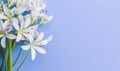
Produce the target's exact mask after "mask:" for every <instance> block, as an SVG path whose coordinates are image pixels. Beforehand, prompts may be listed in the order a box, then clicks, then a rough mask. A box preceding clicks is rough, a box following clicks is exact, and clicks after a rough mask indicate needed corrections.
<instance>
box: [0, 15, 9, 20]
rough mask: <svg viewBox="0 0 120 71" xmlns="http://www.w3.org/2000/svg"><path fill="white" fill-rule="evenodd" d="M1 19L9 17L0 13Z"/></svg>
mask: <svg viewBox="0 0 120 71" xmlns="http://www.w3.org/2000/svg"><path fill="white" fill-rule="evenodd" d="M0 19H8V18H7V17H6V16H4V15H2V14H0Z"/></svg>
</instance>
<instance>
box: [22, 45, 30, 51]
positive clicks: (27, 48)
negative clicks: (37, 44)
mask: <svg viewBox="0 0 120 71" xmlns="http://www.w3.org/2000/svg"><path fill="white" fill-rule="evenodd" d="M21 48H22V49H23V50H29V49H30V45H23V46H21Z"/></svg>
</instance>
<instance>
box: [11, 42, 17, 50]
mask: <svg viewBox="0 0 120 71" xmlns="http://www.w3.org/2000/svg"><path fill="white" fill-rule="evenodd" d="M15 45H16V40H15V41H14V43H13V46H12V50H14V48H15Z"/></svg>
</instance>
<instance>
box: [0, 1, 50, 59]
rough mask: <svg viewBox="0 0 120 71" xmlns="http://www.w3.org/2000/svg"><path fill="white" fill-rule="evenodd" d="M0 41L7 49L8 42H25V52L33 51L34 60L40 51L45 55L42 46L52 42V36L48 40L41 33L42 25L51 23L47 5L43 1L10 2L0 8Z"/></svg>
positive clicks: (23, 46)
mask: <svg viewBox="0 0 120 71" xmlns="http://www.w3.org/2000/svg"><path fill="white" fill-rule="evenodd" d="M0 7H1V8H0V41H1V46H2V47H3V48H7V43H6V40H9V39H10V40H15V42H17V43H19V42H24V43H23V44H22V45H21V48H22V49H23V50H31V57H32V60H34V59H35V57H36V52H35V51H38V52H40V53H42V54H45V53H46V51H45V50H44V49H43V48H42V46H44V45H46V44H47V43H48V42H49V41H51V40H52V36H49V37H48V38H46V39H43V38H44V33H43V32H41V33H39V31H37V30H38V28H39V26H41V25H44V24H47V23H48V22H49V21H51V19H52V16H48V15H47V14H46V11H45V8H46V4H45V3H44V2H43V1H42V0H8V3H6V4H5V3H3V2H2V3H1V6H0Z"/></svg>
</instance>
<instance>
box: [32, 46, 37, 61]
mask: <svg viewBox="0 0 120 71" xmlns="http://www.w3.org/2000/svg"><path fill="white" fill-rule="evenodd" d="M31 56H32V60H35V57H36V52H35V50H34V49H33V48H31Z"/></svg>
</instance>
